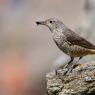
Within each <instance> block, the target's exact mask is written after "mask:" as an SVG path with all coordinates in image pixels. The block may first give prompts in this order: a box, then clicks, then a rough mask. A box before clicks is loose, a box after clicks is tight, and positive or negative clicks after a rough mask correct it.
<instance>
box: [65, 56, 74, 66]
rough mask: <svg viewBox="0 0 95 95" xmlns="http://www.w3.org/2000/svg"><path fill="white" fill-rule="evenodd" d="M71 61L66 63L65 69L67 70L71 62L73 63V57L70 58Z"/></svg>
mask: <svg viewBox="0 0 95 95" xmlns="http://www.w3.org/2000/svg"><path fill="white" fill-rule="evenodd" d="M70 58H71V59H70V61H69V62H68V64H67V65H66V66H65V68H68V67H69V66H70V65H71V64H72V62H73V60H74V57H70Z"/></svg>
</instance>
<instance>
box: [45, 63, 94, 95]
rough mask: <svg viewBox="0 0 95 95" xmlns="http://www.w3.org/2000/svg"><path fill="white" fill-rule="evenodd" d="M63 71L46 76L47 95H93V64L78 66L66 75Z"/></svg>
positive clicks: (64, 69)
mask: <svg viewBox="0 0 95 95" xmlns="http://www.w3.org/2000/svg"><path fill="white" fill-rule="evenodd" d="M65 71H66V68H63V69H62V68H60V69H59V70H58V71H57V72H58V74H57V75H55V73H53V72H50V73H48V74H47V76H46V79H47V92H48V95H95V62H90V63H87V64H78V65H77V66H76V67H75V68H74V69H73V70H72V72H70V73H69V74H68V75H65V74H64V72H65Z"/></svg>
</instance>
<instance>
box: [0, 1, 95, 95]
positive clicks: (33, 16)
mask: <svg viewBox="0 0 95 95" xmlns="http://www.w3.org/2000/svg"><path fill="white" fill-rule="evenodd" d="M52 17H54V18H59V19H60V20H62V21H63V22H64V23H65V24H66V25H67V26H68V27H69V28H70V29H72V30H74V31H75V32H77V33H78V34H79V35H81V36H83V37H84V38H86V39H87V40H88V41H90V42H92V43H93V44H95V27H94V25H95V0H0V95H45V93H46V81H45V74H46V73H47V72H50V71H51V70H53V69H55V68H57V67H59V66H60V64H64V63H67V62H68V61H69V57H68V56H67V55H65V54H63V53H62V52H61V51H60V50H59V49H58V48H57V46H56V45H55V43H54V42H53V40H52V37H51V33H50V31H49V30H48V29H47V28H46V27H44V26H40V27H38V26H37V25H36V23H35V22H36V21H39V20H45V19H47V18H52ZM93 60H95V56H87V57H85V58H83V59H82V60H81V61H80V62H82V63H85V62H89V61H93Z"/></svg>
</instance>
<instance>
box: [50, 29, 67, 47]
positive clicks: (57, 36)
mask: <svg viewBox="0 0 95 95" xmlns="http://www.w3.org/2000/svg"><path fill="white" fill-rule="evenodd" d="M52 37H53V40H54V41H55V42H56V43H57V45H61V44H62V41H63V40H64V39H65V35H64V34H63V31H62V30H60V29H58V30H57V29H55V30H53V31H52Z"/></svg>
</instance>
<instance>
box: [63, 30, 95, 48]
mask: <svg viewBox="0 0 95 95" xmlns="http://www.w3.org/2000/svg"><path fill="white" fill-rule="evenodd" d="M64 35H65V36H66V37H67V41H68V42H70V43H71V44H72V45H78V46H82V47H85V48H88V49H95V46H94V45H93V44H91V43H90V42H88V41H86V40H85V39H84V38H82V37H80V36H78V34H76V33H74V32H73V31H72V30H70V29H67V31H65V32H64Z"/></svg>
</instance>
